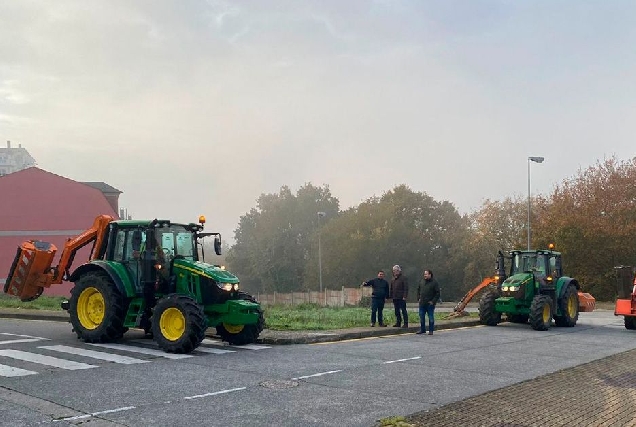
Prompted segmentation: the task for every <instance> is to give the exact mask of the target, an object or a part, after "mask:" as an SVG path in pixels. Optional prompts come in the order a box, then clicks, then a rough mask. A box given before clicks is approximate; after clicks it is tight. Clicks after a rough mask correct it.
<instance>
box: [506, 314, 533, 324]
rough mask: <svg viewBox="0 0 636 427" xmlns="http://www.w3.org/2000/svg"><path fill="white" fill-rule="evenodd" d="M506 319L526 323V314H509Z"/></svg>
mask: <svg viewBox="0 0 636 427" xmlns="http://www.w3.org/2000/svg"><path fill="white" fill-rule="evenodd" d="M508 321H509V322H512V323H528V315H527V314H511V315H509V316H508Z"/></svg>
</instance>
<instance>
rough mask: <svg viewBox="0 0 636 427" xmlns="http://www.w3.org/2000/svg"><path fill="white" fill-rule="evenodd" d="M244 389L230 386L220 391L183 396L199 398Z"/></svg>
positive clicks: (189, 398) (186, 398)
mask: <svg viewBox="0 0 636 427" xmlns="http://www.w3.org/2000/svg"><path fill="white" fill-rule="evenodd" d="M245 389H246V387H239V388H231V389H229V390H221V391H215V392H212V393H205V394H197V395H196V396H186V397H184V399H185V400H191V399H200V398H202V397H208V396H216V395H219V394H226V393H232V392H234V391H241V390H245Z"/></svg>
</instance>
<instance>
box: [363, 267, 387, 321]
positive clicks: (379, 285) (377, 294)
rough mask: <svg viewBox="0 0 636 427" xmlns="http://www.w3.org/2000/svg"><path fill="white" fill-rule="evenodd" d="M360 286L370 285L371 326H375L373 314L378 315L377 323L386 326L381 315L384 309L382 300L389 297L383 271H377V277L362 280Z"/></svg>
mask: <svg viewBox="0 0 636 427" xmlns="http://www.w3.org/2000/svg"><path fill="white" fill-rule="evenodd" d="M362 286H371V289H372V290H371V326H375V315H376V313H377V315H378V324H379V325H380V326H386V325H385V324H384V319H383V317H382V310H384V300H385V299H387V298H388V297H389V282H387V281H386V280H384V271H382V270H380V271H378V277H376V278H375V279H371V280H369V281H367V282H362Z"/></svg>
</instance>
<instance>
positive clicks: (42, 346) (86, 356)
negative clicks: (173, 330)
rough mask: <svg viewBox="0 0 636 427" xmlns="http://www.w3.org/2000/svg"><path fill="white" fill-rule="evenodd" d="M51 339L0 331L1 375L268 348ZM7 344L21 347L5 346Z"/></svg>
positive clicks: (205, 342) (215, 342)
mask: <svg viewBox="0 0 636 427" xmlns="http://www.w3.org/2000/svg"><path fill="white" fill-rule="evenodd" d="M51 341H52V340H51V339H49V338H44V337H35V336H29V335H19V334H12V333H8V332H0V378H1V377H27V376H30V375H36V374H38V373H41V372H42V370H43V371H47V370H48V371H50V370H51V369H61V370H69V371H74V370H82V369H91V368H98V367H100V366H103V365H105V364H109V363H112V364H115V365H133V364H140V363H149V362H152V361H154V360H161V359H169V360H182V359H189V358H193V357H206V356H208V355H223V354H231V353H238V352H241V351H256V350H265V349H268V348H271V347H270V346H266V345H257V344H248V345H243V346H232V345H228V344H227V343H224V342H222V341H220V340H215V339H210V338H206V339H204V340H203V342H202V344H201V346H199V347H198V348H197V349H196V350H194V351H193V352H192V353H190V354H173V353H166V352H164V351H163V350H161V349H160V348H159V347H158V346H157V344H156V343H155V342H154V341H151V340H147V339H143V340H142V339H131V340H124V341H122V342H119V343H92V344H90V343H84V342H78V343H77V344H73V345H63V344H56V343H53V342H51ZM10 346H11V347H18V346H19V347H20V348H19V349H16V348H8V347H10ZM25 347H27V348H25ZM16 364H17V365H18V366H15V365H16Z"/></svg>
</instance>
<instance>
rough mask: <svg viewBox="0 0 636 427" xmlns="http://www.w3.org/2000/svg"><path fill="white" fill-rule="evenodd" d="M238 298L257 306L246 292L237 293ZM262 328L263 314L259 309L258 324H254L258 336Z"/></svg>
mask: <svg viewBox="0 0 636 427" xmlns="http://www.w3.org/2000/svg"><path fill="white" fill-rule="evenodd" d="M238 297H239V299H242V300H245V301H250V302H253V303H256V304H259V302H258V301H256V298H254V297H253V296H252V295H250V294H248V293H247V292H243V291H239V293H238ZM264 328H265V314H264V312H263V309H261V308H259V309H258V323H257V324H256V329H257V330H258V333H259V334H260V333H261V332H263V329H264Z"/></svg>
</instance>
